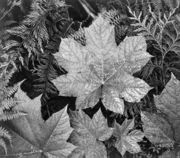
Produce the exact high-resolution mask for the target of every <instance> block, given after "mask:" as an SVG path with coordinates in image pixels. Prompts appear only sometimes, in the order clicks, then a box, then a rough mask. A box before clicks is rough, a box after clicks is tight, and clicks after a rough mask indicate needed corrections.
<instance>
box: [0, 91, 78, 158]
mask: <svg viewBox="0 0 180 158" xmlns="http://www.w3.org/2000/svg"><path fill="white" fill-rule="evenodd" d="M15 97H16V98H17V99H18V100H19V106H17V107H16V109H18V110H20V111H23V112H26V113H27V114H28V115H27V116H24V117H21V118H20V119H15V120H12V121H10V122H8V124H6V125H5V126H7V129H9V131H10V133H11V135H12V146H9V147H8V151H7V155H0V157H11V158H15V157H18V156H19V157H33V158H34V157H36V158H41V157H42V158H43V157H49V158H58V157H62V158H66V157H67V156H68V155H69V154H70V153H71V152H72V151H73V150H74V149H75V146H74V145H73V144H71V143H68V142H67V139H68V138H69V136H70V134H71V132H72V131H73V129H72V128H71V127H70V122H69V116H68V114H67V108H66V107H65V108H64V109H62V110H61V111H59V112H57V113H55V114H54V115H53V116H52V117H51V118H50V119H49V120H47V121H46V122H44V120H43V119H42V118H41V113H40V107H41V104H40V97H41V96H39V97H37V98H35V99H33V100H31V99H30V98H29V97H28V96H27V95H26V94H25V93H24V92H23V91H22V90H21V89H20V88H19V89H18V91H17V93H16V94H15ZM0 153H2V152H1V151H0Z"/></svg>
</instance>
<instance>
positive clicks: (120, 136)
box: [113, 119, 144, 156]
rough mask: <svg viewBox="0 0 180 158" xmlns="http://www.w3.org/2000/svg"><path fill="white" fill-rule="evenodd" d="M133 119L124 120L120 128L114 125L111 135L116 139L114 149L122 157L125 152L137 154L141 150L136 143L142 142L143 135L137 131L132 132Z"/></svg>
mask: <svg viewBox="0 0 180 158" xmlns="http://www.w3.org/2000/svg"><path fill="white" fill-rule="evenodd" d="M133 127H134V119H133V120H127V119H126V120H125V121H124V122H123V124H122V125H121V126H120V125H119V124H118V123H115V128H114V132H113V135H114V136H115V137H116V138H117V141H116V143H115V147H116V148H117V150H118V151H119V152H120V153H121V155H122V156H123V155H124V154H125V152H126V151H128V152H130V153H133V154H134V153H139V152H140V151H141V148H140V146H139V144H138V142H140V141H142V139H143V137H144V134H143V132H141V131H139V130H133V131H131V130H132V129H133Z"/></svg>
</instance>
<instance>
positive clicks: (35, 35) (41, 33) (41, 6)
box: [5, 0, 65, 56]
mask: <svg viewBox="0 0 180 158" xmlns="http://www.w3.org/2000/svg"><path fill="white" fill-rule="evenodd" d="M64 6H65V3H64V1H59V0H42V1H40V0H36V1H34V2H33V3H32V6H31V12H30V13H29V14H28V15H27V17H26V18H25V19H24V20H23V21H22V23H21V25H20V26H17V27H14V28H12V29H9V30H7V33H9V34H10V35H14V36H18V37H20V38H21V39H22V41H21V42H19V45H18V44H15V42H13V43H14V45H10V44H9V43H10V42H9V43H7V45H6V46H5V48H6V49H11V48H12V47H14V46H18V47H19V46H23V47H24V48H26V49H27V51H28V53H29V56H31V55H32V54H33V53H35V54H36V53H39V52H41V53H43V46H44V45H45V44H47V43H48V40H49V34H48V30H47V27H46V22H47V16H48V14H49V12H50V11H51V10H54V9H56V8H58V7H64Z"/></svg>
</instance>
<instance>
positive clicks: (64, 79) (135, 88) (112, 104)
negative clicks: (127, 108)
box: [53, 14, 151, 114]
mask: <svg viewBox="0 0 180 158" xmlns="http://www.w3.org/2000/svg"><path fill="white" fill-rule="evenodd" d="M84 33H85V38H86V46H82V45H81V44H79V43H78V42H76V41H75V40H74V39H72V38H65V39H62V41H61V44H60V48H59V52H57V53H56V54H55V58H56V60H57V61H58V63H59V65H60V66H62V67H63V68H65V69H66V70H67V71H68V73H67V74H66V75H62V76H60V77H58V78H57V79H55V80H53V83H54V85H55V86H56V87H57V88H58V90H59V91H60V93H59V94H60V95H63V96H74V97H77V100H76V106H77V108H78V109H79V108H80V109H81V108H87V107H92V106H94V105H95V104H96V103H97V102H98V101H99V99H100V98H101V99H102V102H103V104H104V106H105V107H106V108H107V109H109V110H111V111H114V112H118V113H121V114H123V112H124V102H123V99H125V100H126V101H128V102H139V101H140V99H141V98H143V97H144V96H145V94H146V93H147V92H148V91H149V90H150V87H149V85H148V84H146V83H145V82H144V81H143V80H141V79H139V78H135V77H133V76H132V74H133V73H134V72H136V71H138V70H140V69H141V68H142V66H144V65H145V64H146V63H147V61H148V60H149V58H150V57H151V55H150V54H149V53H148V52H146V49H147V45H146V41H145V38H144V37H142V36H135V37H126V38H125V40H124V41H123V42H122V43H121V44H120V45H119V46H117V44H116V42H115V33H114V26H113V25H110V24H109V21H108V20H105V19H104V18H103V16H102V15H101V14H100V15H99V16H98V17H97V19H96V20H95V21H94V22H93V23H92V25H90V26H89V27H88V28H85V29H84Z"/></svg>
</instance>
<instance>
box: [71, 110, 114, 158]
mask: <svg viewBox="0 0 180 158" xmlns="http://www.w3.org/2000/svg"><path fill="white" fill-rule="evenodd" d="M70 118H71V123H72V127H73V128H74V131H73V132H72V134H71V137H70V142H72V143H73V144H74V145H75V146H78V148H76V149H75V150H74V151H73V153H72V155H71V158H76V157H77V158H83V157H86V158H92V157H93V158H106V157H107V153H106V148H105V146H104V144H103V143H102V141H105V140H107V139H108V138H110V137H111V135H112V132H113V129H112V128H109V127H108V125H107V120H106V119H105V118H104V116H103V115H102V112H101V111H100V110H99V111H98V112H97V113H96V114H95V115H94V116H93V118H92V119H91V118H89V116H88V115H86V114H85V113H84V112H83V111H78V112H77V111H76V112H71V114H70Z"/></svg>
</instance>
